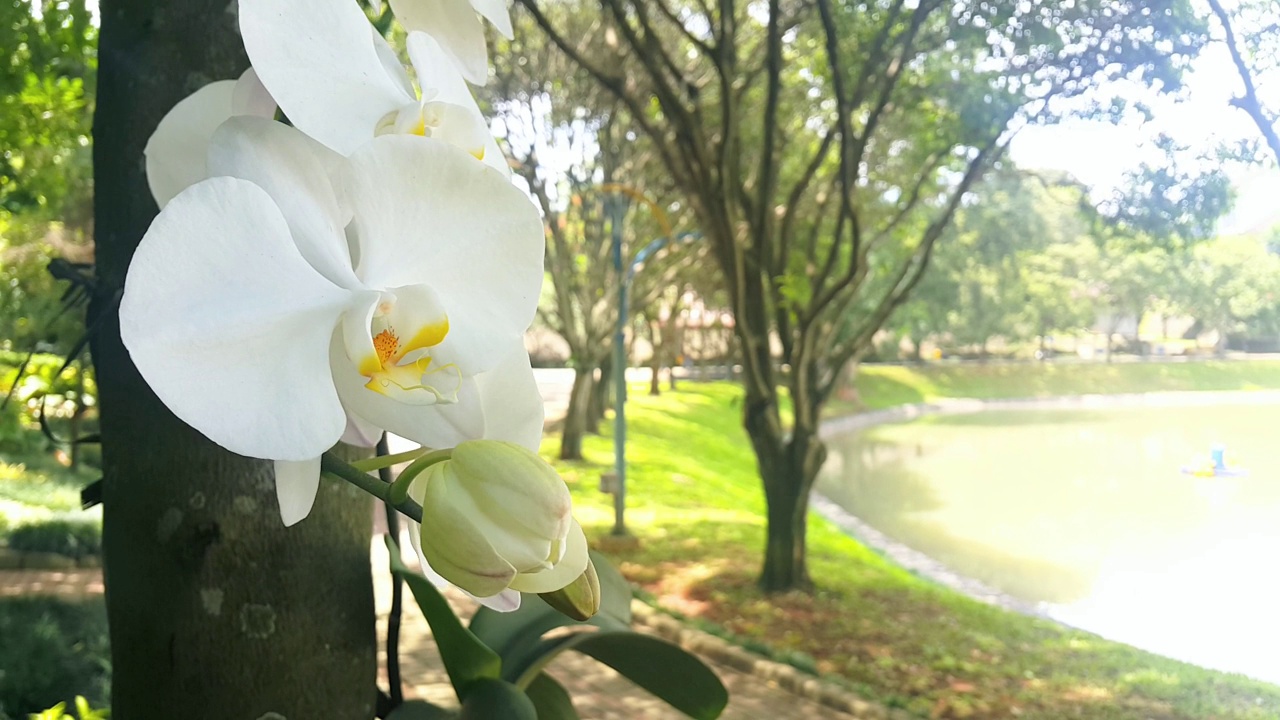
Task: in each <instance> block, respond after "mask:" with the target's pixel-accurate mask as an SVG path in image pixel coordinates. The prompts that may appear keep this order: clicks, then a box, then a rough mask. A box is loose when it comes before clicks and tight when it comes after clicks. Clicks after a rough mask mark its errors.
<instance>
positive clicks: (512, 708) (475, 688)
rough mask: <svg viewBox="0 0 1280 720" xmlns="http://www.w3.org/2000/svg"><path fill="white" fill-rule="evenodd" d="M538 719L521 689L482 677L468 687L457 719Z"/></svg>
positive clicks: (532, 705) (530, 702) (536, 712)
mask: <svg viewBox="0 0 1280 720" xmlns="http://www.w3.org/2000/svg"><path fill="white" fill-rule="evenodd" d="M488 718H510V720H538V709H537V708H536V707H535V706H534V704H533V701H532V700H530V699H529V697H528V696H527V695H525V694H524V691H522V690H521V689H520V688H518V687H516V686H515V685H512V684H511V683H509V682H504V681H502V680H495V679H493V678H481V679H479V680H476V681H475V682H474V683H472V684H471V687H470V688H469V689H468V691H467V697H466V699H465V700H463V701H462V712H460V713H459V714H458V720H488Z"/></svg>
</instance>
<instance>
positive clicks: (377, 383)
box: [359, 303, 462, 405]
mask: <svg viewBox="0 0 1280 720" xmlns="http://www.w3.org/2000/svg"><path fill="white" fill-rule="evenodd" d="M392 307H393V304H392V303H386V304H385V306H384V307H380V308H379V313H378V314H377V315H376V316H375V317H374V320H373V325H374V327H373V328H371V329H370V331H371V333H372V334H373V337H372V341H373V342H372V350H373V351H372V352H371V353H369V354H367V355H365V356H364V357H363V358H361V360H360V363H359V371H360V374H361V375H363V376H364V377H366V378H368V379H369V382H367V383H366V384H365V387H366V388H368V389H369V390H372V391H374V392H376V393H378V394H380V395H385V396H386V397H389V398H392V399H393V400H398V401H400V402H404V403H408V404H410V405H432V404H435V403H441V402H443V403H452V402H457V399H458V389H459V388H460V387H461V385H462V372H461V370H459V368H458V367H457V366H456V365H454V364H452V363H450V364H447V365H441V364H438V363H437V362H436V361H435V360H434V359H433V358H432V357H431V355H430V354H428V353H426V352H423V351H425V350H428V349H430V348H433V347H436V346H437V345H439V344H440V343H441V342H443V341H444V339H445V337H447V336H448V334H449V318H448V317H447V316H442V317H440V319H438V320H435V321H432V322H428V323H426V324H424V325H422V326H421V327H419V328H418V329H417V331H416V332H414V333H413V335H412V336H411V337H410V338H409V340H408V341H407V342H401V340H400V335H399V334H398V333H397V332H396V329H395V328H394V327H392V326H390V325H388V324H387V317H386V315H387V313H389V312H390V310H391V308H392ZM375 329H376V330H377V332H376V333H374V332H373V330H375ZM428 376H430V379H431V381H428Z"/></svg>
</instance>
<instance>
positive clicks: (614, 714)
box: [0, 539, 881, 720]
mask: <svg viewBox="0 0 1280 720" xmlns="http://www.w3.org/2000/svg"><path fill="white" fill-rule="evenodd" d="M372 560H373V567H374V587H375V595H376V599H377V612H378V636H379V637H380V638H384V637H385V632H386V622H387V614H388V612H389V610H390V606H391V593H390V582H389V576H388V572H387V570H386V568H387V561H386V560H387V557H386V548H385V547H384V546H383V544H382V542H381V540H380V539H379V540H375V541H374V543H373V551H372ZM102 591H103V587H102V571H101V570H100V569H97V568H83V569H76V570H65V571H61V570H59V571H52V570H17V571H0V597H5V596H14V595H54V596H58V597H67V598H70V597H76V598H80V597H91V596H95V595H100V594H101V593H102ZM447 595H448V597H449V600H450V603H451V604H452V605H453V607H454V609H455V611H457V612H459V614H461V615H462V616H464V617H470V615H471V613H473V612H474V611H475V604H474V602H472V601H471V600H470V599H468V598H466V597H465V596H464V595H462V594H461V593H458V592H451V593H448V594H447ZM704 659H707V658H705V657H704ZM400 662H401V668H402V674H403V676H404V678H405V684H406V687H405V694H406V695H407V696H409V697H411V698H424V699H427V700H431V701H433V702H437V703H440V704H446V705H447V704H453V703H454V698H453V690H452V689H451V688H450V686H449V682H448V678H447V676H446V675H445V672H444V667H443V666H442V665H441V663H440V659H439V657H438V656H437V655H436V651H435V645H434V643H432V641H431V630H430V628H429V627H428V626H427V622H426V620H425V619H424V618H423V616H422V613H421V612H420V611H419V610H418V607H417V605H416V604H415V603H413V602H412V601H409V602H406V603H405V608H404V613H403V615H402V619H401V635H400ZM708 664H710V665H711V666H712V668H713V669H714V670H715V671H716V673H717V674H718V675H719V676H720V678H721V680H722V681H723V682H724V684H725V686H726V687H728V688H729V696H730V703H729V708H728V709H727V710H726V711H725V713H724V715H722V716H721V717H723V718H726V720H761V719H770V718H797V719H800V718H803V719H807V718H831V719H832V720H851V719H854V718H878V717H881V715H879V714H878V713H872V714H867V715H861V714H859V715H855V714H849V713H845V712H841V711H838V710H835V709H832V708H830V707H827V706H825V705H820V704H818V703H816V702H813V701H811V700H808V699H806V698H804V697H801V696H799V695H796V694H794V693H792V692H789V691H788V690H786V689H784V688H782V687H780V686H778V684H777V683H776V682H774V681H771V680H767V679H764V678H761V677H757V676H755V675H751V674H746V673H743V672H741V671H739V670H737V669H735V668H733V667H729V666H727V665H725V664H721V663H717V662H715V661H714V660H708ZM379 665H380V666H382V665H383V659H382V658H380V660H379ZM549 671H550V672H551V674H552V675H553V676H555V678H556V679H557V680H559V681H560V682H561V683H562V684H563V685H564V686H565V688H566V689H568V690H569V693H570V695H571V696H572V697H573V701H574V705H575V706H576V707H577V709H578V712H579V713H580V714H581V716H582V717H583V718H584V719H594V720H668V719H670V720H679V719H680V718H684V717H685V716H684V715H682V714H680V713H678V712H676V711H675V710H673V709H671V708H670V707H669V706H667V705H666V704H665V703H663V702H662V701H660V700H658V699H656V698H654V697H653V696H651V695H649V694H648V693H646V692H645V691H643V690H640V689H639V688H637V687H635V686H634V685H632V684H631V683H630V682H629V681H627V680H626V679H624V678H622V677H620V676H619V675H618V674H617V673H615V672H614V671H613V670H611V669H609V668H608V667H605V666H604V665H601V664H600V663H598V662H596V661H594V660H592V659H590V658H588V657H586V656H583V655H580V654H578V653H574V652H569V653H565V654H564V655H563V656H561V657H560V658H559V659H557V660H556V661H555V662H554V663H553V664H552V665H551V667H550V668H549ZM380 672H381V678H382V684H383V686H384V687H385V684H386V675H385V667H383V668H382V669H381V671H380Z"/></svg>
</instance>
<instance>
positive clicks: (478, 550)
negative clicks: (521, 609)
mask: <svg viewBox="0 0 1280 720" xmlns="http://www.w3.org/2000/svg"><path fill="white" fill-rule="evenodd" d="M409 495H410V496H411V497H413V499H414V500H416V501H418V503H420V504H421V505H422V524H421V526H419V527H418V528H415V530H416V531H417V532H419V533H421V535H420V537H419V547H420V548H421V552H422V556H423V559H424V560H426V562H427V564H429V565H430V566H431V568H432V569H433V570H435V572H437V573H439V574H440V575H441V576H442V577H444V579H446V580H448V581H449V582H452V583H453V584H455V585H457V586H458V587H460V588H462V589H463V590H466V591H467V592H469V593H471V594H473V595H475V596H476V597H479V598H486V597H491V596H494V595H498V594H499V593H502V592H503V591H506V590H517V591H520V592H527V593H549V592H554V591H556V590H560V589H561V588H563V587H565V586H567V585H569V584H571V583H573V582H574V581H575V580H577V579H578V578H579V576H581V575H582V574H583V572H584V571H585V570H586V568H587V542H586V536H585V535H583V533H582V528H581V527H580V526H579V525H578V523H577V522H576V521H575V520H574V519H573V515H572V513H571V510H572V504H571V500H570V497H569V489H568V487H566V486H565V484H564V481H563V480H561V479H560V476H559V475H558V474H557V473H556V471H555V469H554V468H552V467H551V466H550V465H548V464H547V463H546V462H545V461H543V460H542V458H540V457H538V456H537V454H535V453H533V452H532V451H530V450H528V449H526V448H524V447H522V446H520V445H516V444H514V443H508V442H501V441H497V440H471V441H467V442H464V443H462V444H460V445H458V446H457V447H455V448H454V449H453V452H452V455H451V457H450V458H449V459H448V460H445V461H443V462H440V463H437V464H435V465H432V466H431V467H429V468H427V469H426V470H425V471H423V473H422V474H421V475H420V476H418V478H416V479H415V480H414V482H413V486H412V487H411V488H410V490H409Z"/></svg>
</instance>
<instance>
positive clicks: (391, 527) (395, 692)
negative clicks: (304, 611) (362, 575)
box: [377, 433, 404, 707]
mask: <svg viewBox="0 0 1280 720" xmlns="http://www.w3.org/2000/svg"><path fill="white" fill-rule="evenodd" d="M377 453H378V455H381V456H386V455H389V454H390V453H389V452H387V434H386V433H382V437H381V438H379V439H378V450H377ZM378 477H379V478H380V479H381V480H382V482H384V483H389V482H390V481H391V468H390V466H388V467H383V468H379V469H378ZM383 506H384V509H385V510H386V512H387V535H390V536H391V537H392V538H395V540H396V541H397V542H399V540H400V516H399V515H397V514H396V510H395V508H394V507H392V505H391V503H383ZM403 602H404V580H403V579H402V578H401V577H400V576H399V575H397V574H395V573H391V612H390V613H388V614H387V684H388V685H389V686H390V687H389V689H390V690H391V705H392V707H397V706H399V705H400V704H401V703H403V702H404V686H403V684H402V683H401V681H400V614H401V608H402V605H403Z"/></svg>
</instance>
